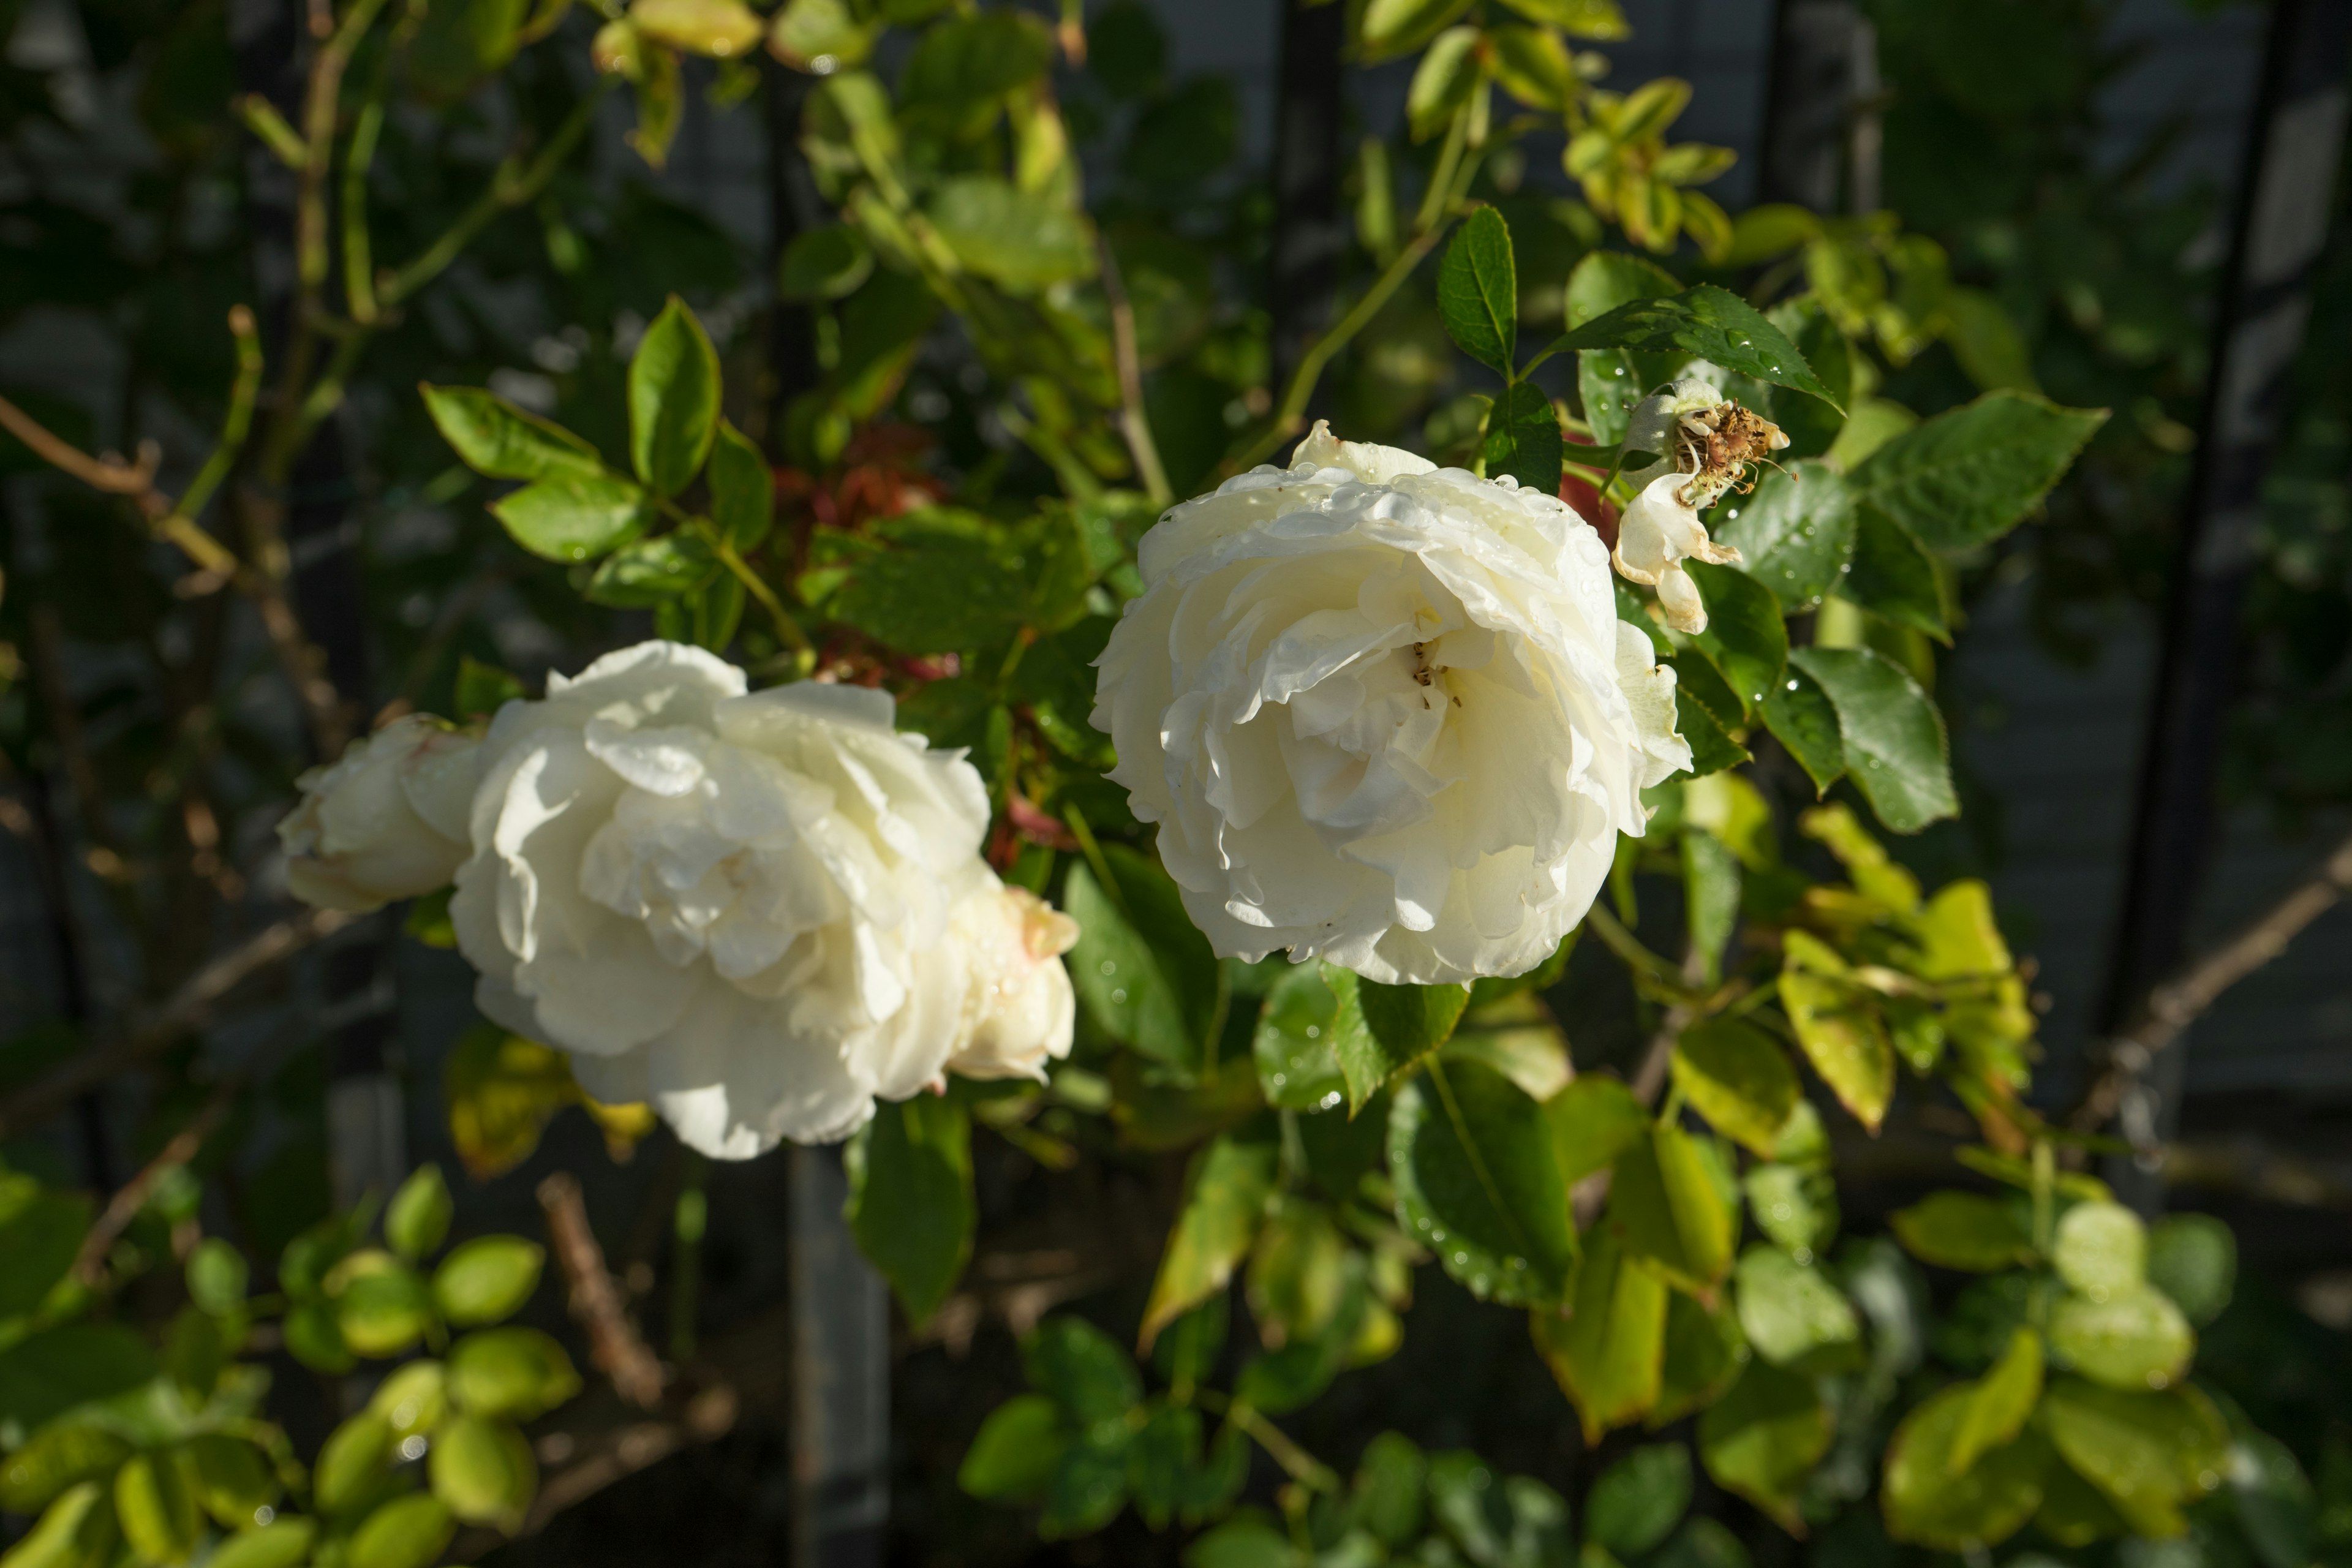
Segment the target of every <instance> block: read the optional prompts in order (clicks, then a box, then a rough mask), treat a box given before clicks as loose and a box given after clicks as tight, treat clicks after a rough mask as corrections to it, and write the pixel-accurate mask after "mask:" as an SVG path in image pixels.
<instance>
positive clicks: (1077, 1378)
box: [1021, 1317, 1143, 1428]
mask: <svg viewBox="0 0 2352 1568" xmlns="http://www.w3.org/2000/svg"><path fill="white" fill-rule="evenodd" d="M1021 1360H1022V1364H1023V1366H1024V1368H1025V1369H1026V1371H1027V1372H1028V1374H1029V1386H1030V1387H1032V1388H1034V1389H1035V1390H1036V1391H1037V1392H1038V1393H1040V1394H1050V1395H1052V1396H1053V1398H1054V1401H1055V1403H1056V1404H1058V1405H1060V1406H1061V1407H1062V1409H1063V1410H1064V1411H1066V1412H1067V1413H1068V1415H1069V1416H1070V1418H1071V1419H1072V1420H1073V1421H1074V1422H1076V1424H1077V1425H1078V1426H1080V1427H1081V1428H1085V1427H1090V1426H1097V1425H1098V1424H1101V1423H1104V1422H1123V1421H1125V1420H1126V1419H1127V1413H1128V1412H1129V1410H1131V1409H1133V1408H1134V1407H1135V1405H1136V1404H1137V1402H1139V1400H1141V1399H1142V1397H1143V1378H1142V1375H1141V1374H1140V1373H1138V1372H1137V1371H1136V1370H1135V1363H1134V1362H1133V1361H1132V1360H1131V1359H1129V1356H1128V1353H1127V1352H1125V1351H1123V1350H1121V1349H1119V1347H1118V1344H1117V1342H1114V1341H1113V1340H1112V1339H1111V1337H1110V1336H1109V1335H1108V1334H1106V1333H1104V1332H1103V1331H1101V1330H1100V1329H1098V1328H1096V1327H1095V1326H1094V1325H1093V1324H1092V1323H1089V1322H1087V1321H1086V1320H1085V1319H1083V1318H1072V1317H1057V1318H1048V1319H1046V1320H1045V1321H1044V1322H1042V1323H1040V1324H1038V1325H1037V1327H1036V1329H1035V1331H1034V1332H1032V1333H1031V1334H1030V1336H1029V1339H1028V1342H1026V1343H1024V1345H1023V1346H1022V1347H1021Z"/></svg>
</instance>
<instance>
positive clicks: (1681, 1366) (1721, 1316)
mask: <svg viewBox="0 0 2352 1568" xmlns="http://www.w3.org/2000/svg"><path fill="white" fill-rule="evenodd" d="M1754 1359H1755V1356H1754V1352H1751V1351H1750V1350H1749V1349H1748V1336H1747V1335H1746V1334H1744V1333H1742V1332H1741V1331H1740V1328H1739V1317H1738V1313H1737V1312H1735V1311H1734V1310H1732V1307H1731V1303H1729V1302H1728V1301H1725V1302H1721V1303H1719V1304H1717V1306H1715V1307H1712V1308H1710V1307H1708V1306H1706V1305H1705V1304H1704V1303H1702V1302H1701V1301H1699V1300H1697V1298H1696V1297H1692V1296H1685V1295H1684V1294H1683V1293H1682V1292H1681V1291H1679V1290H1677V1291H1675V1292H1674V1293H1673V1295H1672V1297H1671V1298H1670V1299H1669V1300H1668V1301H1667V1303H1666V1349H1665V1357H1664V1367H1663V1368H1662V1371H1661V1375H1660V1378H1659V1384H1658V1402H1657V1404H1656V1405H1654V1406H1652V1408H1651V1410H1650V1413H1649V1415H1648V1417H1647V1421H1648V1426H1649V1427H1650V1429H1651V1430H1652V1431H1657V1430H1659V1429H1661V1428H1663V1427H1664V1426H1668V1425H1670V1424H1672V1423H1674V1422H1676V1421H1679V1420H1681V1419H1682V1418H1683V1417H1685V1415H1692V1414H1693V1413H1695V1412H1696V1411H1700V1410H1704V1409H1706V1407H1707V1406H1708V1405H1713V1404H1714V1403H1715V1402H1716V1401H1717V1400H1718V1399H1720V1398H1722V1397H1723V1396H1724V1394H1726V1393H1727V1392H1728V1391H1729V1390H1730V1388H1731V1385H1732V1384H1734V1383H1736V1382H1738V1378H1739V1373H1740V1369H1741V1368H1742V1367H1743V1366H1745V1365H1746V1364H1747V1363H1748V1362H1750V1361H1752V1360H1754Z"/></svg>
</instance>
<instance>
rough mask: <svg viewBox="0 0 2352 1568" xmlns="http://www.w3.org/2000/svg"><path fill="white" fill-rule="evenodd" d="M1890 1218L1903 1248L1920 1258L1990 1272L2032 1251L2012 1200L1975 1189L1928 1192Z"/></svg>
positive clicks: (1944, 1265) (2012, 1264)
mask: <svg viewBox="0 0 2352 1568" xmlns="http://www.w3.org/2000/svg"><path fill="white" fill-rule="evenodd" d="M1890 1223H1891V1224H1892V1225H1893V1226H1894V1228H1895V1239H1896V1240H1897V1241H1900V1242H1901V1243H1902V1244H1903V1246H1904V1249H1905V1250H1906V1251H1907V1252H1909V1253H1910V1254H1911V1256H1912V1257H1914V1258H1918V1259H1919V1260H1920V1261H1921V1262H1923V1263H1933V1264H1935V1265H1937V1267H1939V1268H1960V1269H1966V1270H1968V1271H1969V1272H1970V1273H1977V1274H1989V1273H1991V1272H1992V1271H1994V1270H1995V1269H2000V1268H2015V1267H2016V1266H2017V1265H2018V1264H2020V1263H2022V1262H2024V1261H2025V1260H2026V1259H2027V1258H2029V1257H2031V1256H2032V1249H2033V1237H2032V1235H2031V1234H2030V1233H2029V1232H2028V1230H2027V1229H2026V1226H2025V1222H2024V1220H2023V1219H2022V1218H2021V1216H2020V1215H2019V1214H2018V1212H2017V1208H2016V1205H2013V1204H2011V1203H2007V1202H2004V1201H2002V1200H2000V1199H1998V1198H1989V1197H1983V1196H1980V1195H1979V1194H1975V1193H1930V1194H1928V1195H1927V1196H1926V1197H1924V1198H1922V1199H1920V1200H1919V1201H1918V1202H1917V1203H1916V1204H1913V1205H1911V1206H1910V1207H1909V1208H1906V1209H1897V1210H1896V1211H1895V1214H1894V1215H1893V1216H1892V1218H1891V1220H1890Z"/></svg>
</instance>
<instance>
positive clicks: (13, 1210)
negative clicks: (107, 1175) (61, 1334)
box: [0, 1175, 90, 1319]
mask: <svg viewBox="0 0 2352 1568" xmlns="http://www.w3.org/2000/svg"><path fill="white" fill-rule="evenodd" d="M89 1216H90V1204H89V1199H88V1198H84V1197H79V1196H77V1195H73V1194H67V1193H55V1192H49V1191H47V1190H46V1189H45V1188H43V1187H42V1186H41V1184H39V1183H38V1182H37V1181H35V1180H34V1179H33V1178H32V1177H30V1176H18V1175H0V1319H6V1318H15V1317H20V1316H23V1315H25V1314H26V1313H29V1312H31V1311H32V1310H34V1309H35V1308H37V1307H38V1306H39V1305H40V1304H41V1301H42V1299H43V1298H45V1297H46V1296H47V1295H48V1293H49V1291H50V1289H51V1288H52V1287H54V1286H55V1285H56V1284H57V1283H58V1281H59V1280H60V1279H64V1278H65V1276H66V1271H67V1270H68V1268H72V1267H73V1261H74V1258H76V1257H77V1256H78V1255H79V1252H80V1250H81V1243H82V1237H84V1236H85V1235H86V1234H87V1233H88V1232H89Z"/></svg>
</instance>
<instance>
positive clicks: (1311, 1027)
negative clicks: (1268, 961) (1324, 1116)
mask: <svg viewBox="0 0 2352 1568" xmlns="http://www.w3.org/2000/svg"><path fill="white" fill-rule="evenodd" d="M1338 1026H1339V997H1337V996H1336V995H1334V994H1332V992H1331V987H1330V986H1328V985H1327V984H1324V981H1323V973H1322V970H1321V969H1320V967H1319V966H1318V965H1316V964H1312V963H1298V964H1290V965H1287V966H1286V967H1285V968H1284V970H1283V973H1282V974H1281V975H1280V976H1279V977H1278V978H1277V979H1276V981H1275V983H1274V986H1273V988H1272V989H1271V990H1269V991H1268V992H1267V993H1266V994H1265V1003H1264V1004H1263V1005H1261V1006H1260V1008H1259V1010H1258V1016H1257V1027H1256V1028H1255V1029H1254V1030H1253V1031H1252V1032H1251V1035H1250V1051H1251V1055H1252V1056H1253V1057H1254V1058H1255V1059H1256V1062H1257V1076H1258V1083H1259V1085H1260V1086H1261V1087H1262V1088H1263V1089H1265V1102H1266V1103H1267V1104H1268V1105H1276V1106H1280V1107H1281V1108H1282V1109H1284V1110H1328V1109H1329V1105H1328V1104H1327V1103H1326V1102H1327V1101H1329V1102H1331V1103H1333V1104H1336V1103H1337V1102H1338V1100H1339V1099H1340V1097H1342V1096H1344V1095H1345V1093H1346V1092H1347V1080H1346V1079H1342V1078H1341V1077H1340V1076H1339V1055H1338V1052H1337V1050H1336V1049H1335V1047H1334V1037H1335V1035H1336V1033H1337V1029H1338Z"/></svg>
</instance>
